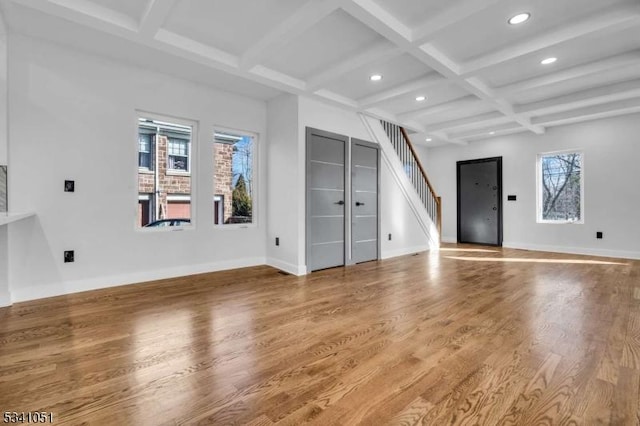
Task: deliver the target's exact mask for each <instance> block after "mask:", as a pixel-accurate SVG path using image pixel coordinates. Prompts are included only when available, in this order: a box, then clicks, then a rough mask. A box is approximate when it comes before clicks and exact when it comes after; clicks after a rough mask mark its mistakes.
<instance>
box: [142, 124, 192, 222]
mask: <svg viewBox="0 0 640 426" xmlns="http://www.w3.org/2000/svg"><path fill="white" fill-rule="evenodd" d="M192 133H193V127H192V126H189V125H184V124H176V123H171V122H166V121H159V120H154V119H151V118H139V119H138V225H139V226H141V227H157V226H187V225H189V224H190V222H191V151H192V143H191V141H192V138H191V136H192Z"/></svg>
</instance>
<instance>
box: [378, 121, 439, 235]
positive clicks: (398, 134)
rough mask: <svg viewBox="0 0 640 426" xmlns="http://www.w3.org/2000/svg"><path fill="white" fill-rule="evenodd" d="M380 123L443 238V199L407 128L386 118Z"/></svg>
mask: <svg viewBox="0 0 640 426" xmlns="http://www.w3.org/2000/svg"><path fill="white" fill-rule="evenodd" d="M380 124H382V128H383V129H384V131H385V133H386V134H387V136H388V138H389V140H390V141H391V145H393V149H394V150H395V151H396V154H398V158H399V159H400V162H401V163H402V167H403V169H404V171H405V173H406V175H407V177H408V178H409V181H410V182H411V183H412V184H413V187H414V189H415V190H416V192H417V194H418V197H419V198H420V200H421V201H422V205H423V206H424V208H425V209H426V211H427V214H428V216H429V218H430V219H431V221H432V222H433V223H434V224H435V225H436V228H437V230H438V236H439V239H441V235H442V199H441V198H440V197H438V196H437V195H436V191H435V190H434V189H433V186H432V185H431V182H429V178H428V177H427V173H426V172H425V170H424V167H422V164H421V163H420V159H419V158H418V156H417V155H416V152H415V150H414V148H413V145H412V144H411V140H410V139H409V136H408V135H407V132H406V130H405V129H404V128H402V127H400V126H398V125H397V124H393V123H389V122H387V121H384V120H380Z"/></svg>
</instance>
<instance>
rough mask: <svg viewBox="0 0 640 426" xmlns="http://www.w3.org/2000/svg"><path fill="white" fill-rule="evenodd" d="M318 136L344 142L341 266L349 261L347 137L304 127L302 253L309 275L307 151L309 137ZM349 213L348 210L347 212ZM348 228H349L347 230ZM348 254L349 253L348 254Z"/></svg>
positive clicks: (349, 197)
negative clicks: (303, 242) (303, 248)
mask: <svg viewBox="0 0 640 426" xmlns="http://www.w3.org/2000/svg"><path fill="white" fill-rule="evenodd" d="M314 135H317V136H320V137H323V138H329V139H335V140H339V141H342V142H344V176H343V181H344V186H343V187H344V217H343V219H344V220H343V227H342V229H343V236H342V240H343V241H344V247H343V256H342V266H346V265H347V264H348V263H347V262H348V260H350V256H348V255H347V236H348V235H349V232H348V231H347V230H350V223H351V221H350V216H349V215H348V214H347V213H348V210H349V207H350V203H351V188H350V187H349V190H347V183H350V180H349V177H350V173H349V170H350V167H349V165H350V161H351V157H350V155H349V154H350V149H349V148H350V146H351V145H350V144H349V137H348V136H345V135H341V134H339V133H332V132H327V131H326V130H320V129H314V128H313V127H306V135H305V144H304V149H305V154H304V157H305V160H304V161H305V163H304V167H305V169H304V170H305V173H304V174H305V176H304V182H305V183H304V189H305V191H304V198H305V201H304V205H305V212H304V221H305V227H304V241H305V251H304V263H305V268H306V269H307V273H311V272H313V271H311V270H310V269H309V253H310V252H311V242H310V239H309V238H308V237H309V228H310V227H311V220H310V219H311V218H310V217H309V211H310V210H311V200H310V199H309V173H308V172H307V170H308V167H309V162H310V161H311V158H310V157H311V150H310V149H309V144H310V143H311V136H314ZM349 211H350V210H349ZM348 226H349V228H347V227H348ZM349 253H350V252H349ZM339 266H340V265H337V266H336V267H339Z"/></svg>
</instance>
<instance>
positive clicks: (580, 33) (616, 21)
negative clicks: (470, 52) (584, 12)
mask: <svg viewBox="0 0 640 426" xmlns="http://www.w3.org/2000/svg"><path fill="white" fill-rule="evenodd" d="M638 25H640V7H638V6H634V7H628V8H620V9H614V10H612V11H610V12H605V13H598V14H596V15H593V16H591V17H589V18H588V19H585V20H582V21H579V22H576V23H574V24H569V25H563V26H562V27H560V28H558V29H556V30H553V31H547V32H545V33H544V34H543V35H541V36H537V37H534V38H531V39H529V40H526V41H524V42H520V43H515V44H512V45H509V46H507V47H505V48H503V49H500V50H497V51H495V52H492V53H489V54H486V55H483V56H481V57H479V58H476V59H472V60H470V61H468V62H467V63H465V64H463V66H462V74H463V76H470V75H475V74H477V73H479V72H480V71H483V70H485V69H487V68H491V67H494V66H496V65H500V64H503V63H505V62H508V61H511V60H513V59H516V58H519V57H521V56H525V55H529V54H531V53H535V52H539V51H541V50H543V49H547V48H549V47H552V46H557V45H559V44H561V43H565V42H567V41H569V40H573V39H576V38H579V37H584V36H586V35H593V34H598V33H602V34H605V33H607V32H613V31H615V32H618V31H622V30H624V29H627V28H631V27H635V26H638Z"/></svg>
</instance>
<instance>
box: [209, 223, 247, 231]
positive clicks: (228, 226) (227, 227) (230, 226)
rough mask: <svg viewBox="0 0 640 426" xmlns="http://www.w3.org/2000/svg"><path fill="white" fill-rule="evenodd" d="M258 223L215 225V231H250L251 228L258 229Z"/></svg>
mask: <svg viewBox="0 0 640 426" xmlns="http://www.w3.org/2000/svg"><path fill="white" fill-rule="evenodd" d="M257 227H258V224H257V223H228V224H222V225H213V229H215V230H221V231H232V230H234V229H236V230H237V229H249V228H257Z"/></svg>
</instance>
